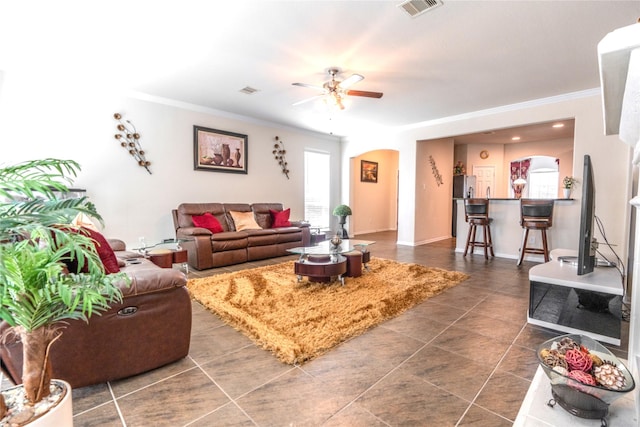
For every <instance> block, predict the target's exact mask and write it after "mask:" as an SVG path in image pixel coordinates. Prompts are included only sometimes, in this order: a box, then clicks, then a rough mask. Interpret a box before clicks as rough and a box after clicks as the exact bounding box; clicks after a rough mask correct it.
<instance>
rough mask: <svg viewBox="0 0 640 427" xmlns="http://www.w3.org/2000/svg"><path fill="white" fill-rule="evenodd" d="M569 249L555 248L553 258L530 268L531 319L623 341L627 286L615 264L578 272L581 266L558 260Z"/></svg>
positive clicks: (604, 339)
mask: <svg viewBox="0 0 640 427" xmlns="http://www.w3.org/2000/svg"><path fill="white" fill-rule="evenodd" d="M566 254H567V251H562V250H555V251H553V254H552V258H553V260H552V261H550V262H547V263H544V264H540V265H537V266H535V267H533V268H531V270H529V310H528V313H527V320H528V322H529V323H531V324H534V325H539V326H544V327H545V328H549V329H553V330H556V331H561V332H565V333H574V334H583V335H588V336H590V337H592V338H593V339H596V340H598V341H601V342H606V343H609V344H614V345H620V333H621V321H622V295H623V293H624V292H623V287H622V281H621V278H620V273H619V272H618V270H617V269H616V268H612V267H596V269H595V270H594V271H593V273H589V274H585V275H582V276H578V275H577V272H576V271H577V268H576V266H575V265H572V264H570V263H566V262H565V263H563V262H560V261H558V260H557V258H558V256H564V255H566Z"/></svg>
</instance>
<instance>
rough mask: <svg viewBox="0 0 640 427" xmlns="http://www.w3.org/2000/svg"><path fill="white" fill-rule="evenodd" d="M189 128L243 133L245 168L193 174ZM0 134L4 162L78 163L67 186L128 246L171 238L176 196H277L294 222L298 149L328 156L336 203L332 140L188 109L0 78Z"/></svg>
mask: <svg viewBox="0 0 640 427" xmlns="http://www.w3.org/2000/svg"><path fill="white" fill-rule="evenodd" d="M5 74H7V73H5ZM12 77H16V78H13V79H12ZM156 101H157V100H156ZM115 112H119V113H121V114H122V115H123V117H124V119H127V120H130V121H131V122H132V123H133V124H134V125H135V126H136V128H137V130H138V132H139V133H140V134H141V139H140V142H141V144H142V147H143V149H144V150H145V152H146V156H147V160H149V161H150V162H151V167H150V169H151V171H152V174H151V175H150V174H148V173H147V172H146V171H145V169H144V168H142V167H140V166H138V165H137V163H136V162H135V161H134V160H133V159H132V158H131V156H130V155H129V154H128V153H127V151H126V150H125V149H124V148H122V147H120V145H119V142H118V141H116V139H115V138H114V134H115V133H116V132H117V131H116V124H117V122H116V120H115V119H114V118H113V114H114V113H115ZM193 125H199V126H205V127H210V128H214V129H221V130H226V131H232V132H237V133H241V134H246V135H248V141H249V148H248V153H247V154H248V158H247V160H248V165H247V170H248V174H246V175H244V174H231V173H220V172H208V171H195V170H194V164H193ZM276 135H277V136H279V137H280V139H281V140H282V141H284V143H285V146H286V149H287V154H286V157H287V161H288V163H289V169H290V170H291V172H290V174H289V176H290V179H287V178H286V177H285V176H284V175H283V174H282V172H281V169H280V167H279V166H278V164H277V162H276V161H275V160H274V158H273V155H272V153H271V152H272V149H273V144H274V137H275V136H276ZM0 138H2V162H3V164H13V163H16V162H19V161H24V160H30V159H35V158H44V157H57V158H68V159H73V160H76V161H78V162H79V163H80V164H81V166H82V172H81V174H80V176H79V177H78V178H77V180H76V182H75V183H74V186H77V187H81V188H86V189H87V195H88V196H89V197H90V198H91V200H92V201H93V202H94V203H95V204H96V207H97V208H98V212H100V214H101V215H102V216H103V218H104V222H105V228H104V233H105V234H106V235H107V236H108V237H118V238H121V239H123V240H125V241H126V242H127V243H128V245H129V246H130V247H132V246H135V245H137V243H138V237H141V236H144V237H145V239H146V241H147V243H148V244H149V243H152V242H155V241H159V240H160V239H164V238H172V237H174V236H175V233H174V230H173V224H172V219H171V209H174V208H176V207H177V206H178V205H179V204H180V203H182V202H247V203H250V202H282V203H284V205H285V207H290V208H291V217H292V219H303V214H304V206H303V203H304V197H303V192H304V188H303V182H304V181H303V177H304V171H303V151H304V149H305V148H312V149H316V150H323V151H327V152H329V153H330V154H331V156H332V171H331V176H332V177H334V179H333V180H332V182H331V183H327V185H330V186H331V191H332V194H333V199H334V200H332V202H333V203H332V204H333V205H335V204H337V203H338V201H339V183H340V166H339V164H340V163H339V162H340V142H339V141H338V140H337V138H334V137H329V136H324V135H320V134H314V133H310V132H305V131H299V130H294V129H291V128H285V127H282V126H278V125H275V124H269V123H261V122H259V121H256V120H254V119H248V118H242V117H238V116H232V115H230V114H226V113H222V112H216V111H212V110H207V109H202V108H195V107H193V106H188V105H178V106H175V105H174V106H172V105H167V104H162V103H159V102H153V100H143V99H137V98H134V97H125V96H121V95H117V94H112V93H109V91H103V92H94V91H91V92H88V91H84V88H83V87H73V86H66V87H60V86H56V85H52V84H51V82H46V83H45V82H42V84H40V83H39V81H38V80H26V79H20V78H19V76H10V75H5V79H4V84H3V88H2V93H1V97H0Z"/></svg>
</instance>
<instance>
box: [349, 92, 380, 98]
mask: <svg viewBox="0 0 640 427" xmlns="http://www.w3.org/2000/svg"><path fill="white" fill-rule="evenodd" d="M346 92H347V95H349V96H364V97H367V98H382V95H383V94H382V92H368V91H366V90H348V91H346Z"/></svg>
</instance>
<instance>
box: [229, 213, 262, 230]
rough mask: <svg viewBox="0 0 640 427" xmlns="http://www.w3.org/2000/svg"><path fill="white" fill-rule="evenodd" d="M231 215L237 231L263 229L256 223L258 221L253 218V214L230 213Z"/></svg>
mask: <svg viewBox="0 0 640 427" xmlns="http://www.w3.org/2000/svg"><path fill="white" fill-rule="evenodd" d="M229 214H231V218H233V223H234V224H235V226H236V231H242V230H261V229H262V227H260V226H259V225H258V223H257V222H256V219H255V217H254V216H253V212H236V211H229Z"/></svg>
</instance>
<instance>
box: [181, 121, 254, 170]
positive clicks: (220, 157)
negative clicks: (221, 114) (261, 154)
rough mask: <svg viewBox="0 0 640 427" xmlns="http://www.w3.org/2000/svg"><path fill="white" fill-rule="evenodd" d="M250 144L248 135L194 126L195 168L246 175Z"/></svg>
mask: <svg viewBox="0 0 640 427" xmlns="http://www.w3.org/2000/svg"><path fill="white" fill-rule="evenodd" d="M248 143H249V138H248V137H247V135H243V134H240V133H235V132H227V131H224V130H218V129H209V128H205V127H202V126H193V167H194V169H195V170H204V171H210V172H229V173H243V174H246V173H247V163H248V159H247V157H248V156H247V154H248Z"/></svg>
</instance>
